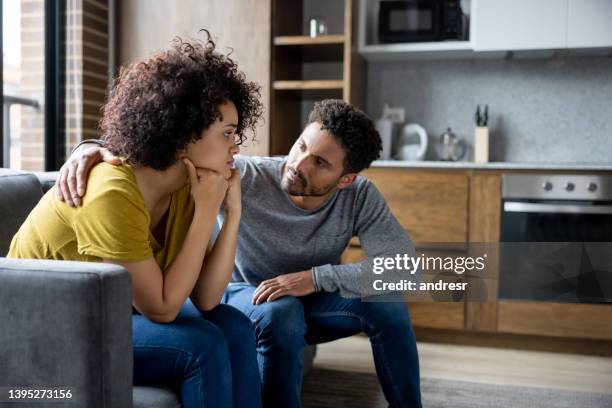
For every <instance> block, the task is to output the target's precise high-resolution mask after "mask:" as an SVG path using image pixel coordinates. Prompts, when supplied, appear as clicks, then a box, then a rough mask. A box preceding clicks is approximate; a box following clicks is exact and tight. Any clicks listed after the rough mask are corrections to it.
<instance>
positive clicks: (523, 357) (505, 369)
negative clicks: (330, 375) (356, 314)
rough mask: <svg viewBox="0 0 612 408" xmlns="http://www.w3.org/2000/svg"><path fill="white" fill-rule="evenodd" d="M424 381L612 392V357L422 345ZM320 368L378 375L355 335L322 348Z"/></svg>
mask: <svg viewBox="0 0 612 408" xmlns="http://www.w3.org/2000/svg"><path fill="white" fill-rule="evenodd" d="M417 346H418V350H419V361H420V368H421V377H422V378H441V379H449V380H458V381H474V382H481V383H493V384H505V385H521V386H528V387H545V388H560V389H567V390H574V391H589V392H596V393H604V394H612V358H610V357H595V356H583V355H577V354H561V353H550V352H540V351H522V350H510V349H498V348H487V347H475V346H459V345H448V344H433V343H418V345H417ZM314 364H315V367H319V368H328V369H334V370H346V371H357V372H367V373H372V372H375V371H374V363H373V361H372V352H371V349H370V343H369V340H368V339H367V338H366V337H363V336H355V337H350V338H347V339H343V340H338V341H334V342H331V343H326V344H321V345H319V346H318V348H317V357H316V359H315V362H314Z"/></svg>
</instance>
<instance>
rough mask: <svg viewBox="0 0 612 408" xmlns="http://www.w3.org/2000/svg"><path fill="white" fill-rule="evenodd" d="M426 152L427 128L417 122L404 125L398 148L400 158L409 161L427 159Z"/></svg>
mask: <svg viewBox="0 0 612 408" xmlns="http://www.w3.org/2000/svg"><path fill="white" fill-rule="evenodd" d="M415 139H416V140H415ZM426 152H427V132H426V131H425V129H424V128H423V127H422V126H421V125H418V124H416V123H410V124H408V125H406V126H404V129H403V131H402V135H401V139H400V142H399V146H398V148H397V153H398V154H397V157H398V158H399V159H400V160H409V161H414V160H425V153H426Z"/></svg>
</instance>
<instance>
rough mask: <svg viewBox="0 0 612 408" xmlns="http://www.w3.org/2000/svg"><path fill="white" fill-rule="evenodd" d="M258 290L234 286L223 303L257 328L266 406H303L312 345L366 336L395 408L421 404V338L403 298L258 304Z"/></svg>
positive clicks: (327, 296)
mask: <svg viewBox="0 0 612 408" xmlns="http://www.w3.org/2000/svg"><path fill="white" fill-rule="evenodd" d="M254 290H255V288H254V287H253V286H251V285H249V284H246V283H236V284H232V285H230V286H228V288H227V289H226V290H225V294H224V295H223V298H222V299H221V302H222V303H225V304H229V305H231V306H234V307H235V308H237V309H239V310H241V311H242V312H243V313H244V314H246V315H247V316H248V317H249V318H250V319H251V321H252V322H253V323H254V325H255V334H256V337H257V359H258V362H259V372H260V375H261V378H262V384H263V401H264V406H265V407H266V408H270V407H285V408H290V407H300V406H301V398H300V396H301V387H302V354H303V350H304V347H305V346H306V345H307V344H318V343H325V342H328V341H332V340H336V339H339V338H342V337H348V336H352V335H354V334H357V333H360V332H364V333H365V334H367V335H368V337H369V338H370V344H371V345H372V352H373V354H374V365H375V367H376V373H377V374H378V378H379V380H380V383H381V385H382V389H383V392H384V394H385V397H386V399H387V401H388V402H389V405H390V406H391V407H420V406H421V391H420V380H419V359H418V354H417V347H416V339H415V336H414V331H413V330H412V323H411V322H410V316H409V314H408V309H407V307H406V303H405V302H404V301H403V300H401V299H400V298H399V297H397V298H394V300H395V301H387V302H379V301H369V302H366V301H362V300H361V299H346V298H343V297H341V296H340V295H338V294H337V293H325V292H323V293H313V294H312V295H308V296H304V297H299V298H296V297H293V296H285V297H282V298H280V299H278V300H275V301H273V302H269V303H262V304H260V305H253V304H252V303H251V298H252V296H253V292H254ZM398 296H399V295H398ZM388 299H389V298H388Z"/></svg>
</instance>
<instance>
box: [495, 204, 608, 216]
mask: <svg viewBox="0 0 612 408" xmlns="http://www.w3.org/2000/svg"><path fill="white" fill-rule="evenodd" d="M504 211H506V212H518V213H563V214H612V205H576V204H543V203H525V202H521V201H506V202H505V203H504Z"/></svg>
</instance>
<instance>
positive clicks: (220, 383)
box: [132, 299, 261, 408]
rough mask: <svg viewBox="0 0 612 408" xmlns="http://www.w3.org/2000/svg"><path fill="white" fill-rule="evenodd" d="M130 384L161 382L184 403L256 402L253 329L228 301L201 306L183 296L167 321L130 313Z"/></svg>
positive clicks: (258, 400) (216, 405) (258, 389)
mask: <svg viewBox="0 0 612 408" xmlns="http://www.w3.org/2000/svg"><path fill="white" fill-rule="evenodd" d="M132 344H133V349H134V384H166V385H171V386H174V387H175V389H176V390H177V391H178V392H179V393H180V396H181V400H182V403H183V407H185V408H190V407H198V408H201V407H214V408H225V407H227V408H230V407H261V383H260V380H259V372H258V368H257V355H256V351H255V333H254V331H253V325H252V323H251V321H250V320H249V319H247V318H246V317H245V316H244V314H242V313H241V312H240V311H238V310H236V309H234V308H233V307H231V306H227V305H219V306H217V307H215V308H214V309H212V310H210V311H208V312H203V311H200V310H199V309H197V308H196V307H195V306H194V305H193V303H192V302H191V300H189V299H187V301H186V302H185V304H184V305H183V307H182V308H181V311H180V313H179V315H178V317H177V318H176V320H174V321H173V322H171V323H166V324H160V323H154V322H152V321H150V320H149V319H147V318H146V317H144V316H142V315H138V314H134V315H132Z"/></svg>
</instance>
